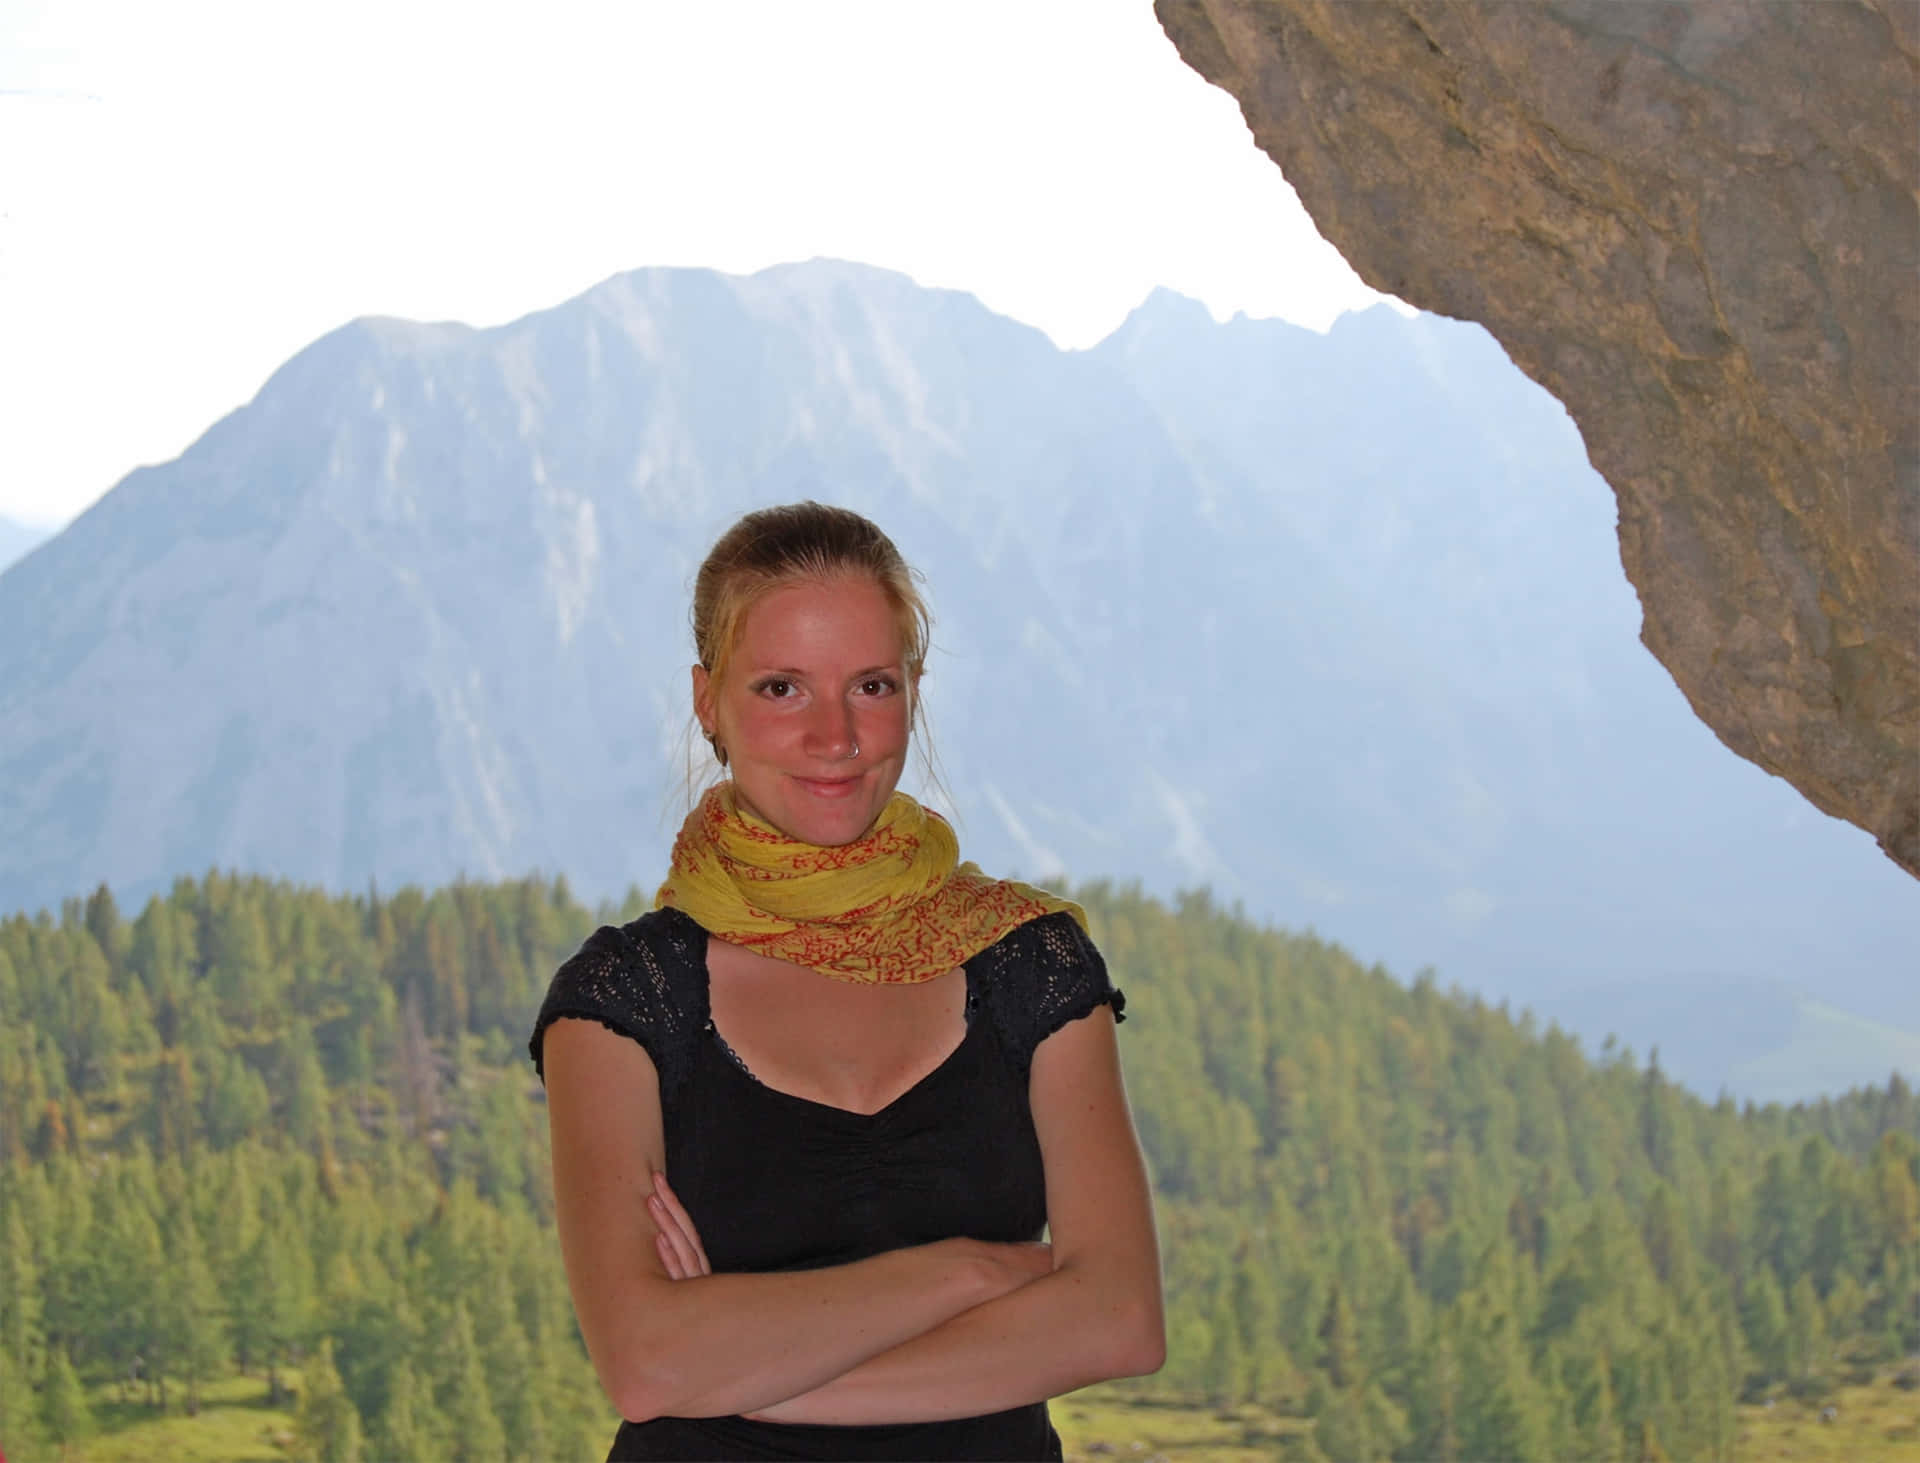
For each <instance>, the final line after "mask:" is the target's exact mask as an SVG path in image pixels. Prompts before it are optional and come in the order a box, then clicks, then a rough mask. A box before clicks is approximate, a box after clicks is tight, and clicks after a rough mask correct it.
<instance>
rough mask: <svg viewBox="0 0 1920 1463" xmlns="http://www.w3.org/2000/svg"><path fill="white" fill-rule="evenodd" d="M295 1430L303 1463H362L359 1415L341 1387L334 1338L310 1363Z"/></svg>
mask: <svg viewBox="0 0 1920 1463" xmlns="http://www.w3.org/2000/svg"><path fill="white" fill-rule="evenodd" d="M293 1430H294V1436H295V1437H296V1438H298V1439H299V1449H298V1451H297V1452H296V1454H295V1456H296V1457H297V1458H298V1459H300V1460H301V1463H360V1460H361V1440H360V1414H359V1412H358V1411H356V1410H355V1408H354V1405H353V1399H352V1398H350V1397H349V1396H347V1390H346V1388H345V1387H343V1386H342V1385H341V1383H340V1373H339V1371H338V1369H336V1368H335V1366H334V1363H333V1341H332V1339H331V1338H329V1339H327V1340H324V1341H322V1342H321V1343H320V1346H319V1349H318V1350H317V1351H315V1352H314V1354H313V1355H312V1357H311V1358H310V1359H309V1360H308V1362H307V1366H306V1373H305V1379H304V1382H303V1385H302V1386H301V1389H300V1408H299V1411H298V1412H297V1413H296V1414H295V1417H294V1424H293Z"/></svg>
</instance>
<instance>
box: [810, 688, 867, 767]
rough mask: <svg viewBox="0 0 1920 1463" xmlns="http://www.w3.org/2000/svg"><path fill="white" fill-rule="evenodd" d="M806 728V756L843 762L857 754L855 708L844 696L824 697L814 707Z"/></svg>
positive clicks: (857, 741)
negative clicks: (809, 723)
mask: <svg viewBox="0 0 1920 1463" xmlns="http://www.w3.org/2000/svg"><path fill="white" fill-rule="evenodd" d="M807 730H808V733H809V735H808V738H807V748H806V750H807V755H809V756H811V757H818V758H820V759H821V760H822V761H830V762H844V761H845V760H846V759H847V758H849V757H852V756H855V755H857V754H856V753H855V751H854V748H855V747H857V746H858V745H859V740H858V737H857V734H856V732H855V729H854V722H853V707H852V706H851V705H850V704H849V703H848V702H847V700H846V699H845V698H841V697H831V696H829V697H825V698H823V699H822V700H821V702H820V703H819V705H818V706H816V707H815V709H814V716H813V719H812V724H811V725H810V726H809V727H808V728H807Z"/></svg>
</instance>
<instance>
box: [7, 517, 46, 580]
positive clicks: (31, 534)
mask: <svg viewBox="0 0 1920 1463" xmlns="http://www.w3.org/2000/svg"><path fill="white" fill-rule="evenodd" d="M51 537H53V531H52V530H51V529H46V528H41V527H40V526H39V525H38V524H33V523H22V522H20V521H19V520H18V519H16V518H4V517H0V573H4V572H5V571H6V568H7V565H9V564H11V563H12V562H13V561H14V560H15V559H20V558H24V557H25V556H26V554H27V553H28V551H29V550H31V549H35V548H37V547H39V546H40V545H41V544H43V543H45V542H46V541H47V540H48V539H49V538H51Z"/></svg>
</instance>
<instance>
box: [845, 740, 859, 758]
mask: <svg viewBox="0 0 1920 1463" xmlns="http://www.w3.org/2000/svg"><path fill="white" fill-rule="evenodd" d="M859 755H860V744H859V743H858V742H855V743H854V744H853V750H852V751H851V752H849V753H847V760H848V761H849V762H851V761H852V760H853V759H854V758H855V757H858V756H859Z"/></svg>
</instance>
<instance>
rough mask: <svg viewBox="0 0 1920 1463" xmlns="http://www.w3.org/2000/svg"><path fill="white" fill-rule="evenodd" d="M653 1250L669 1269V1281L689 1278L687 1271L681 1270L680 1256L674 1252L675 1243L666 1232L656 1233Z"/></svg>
mask: <svg viewBox="0 0 1920 1463" xmlns="http://www.w3.org/2000/svg"><path fill="white" fill-rule="evenodd" d="M653 1248H654V1250H655V1251H656V1252H657V1253H658V1254H659V1256H660V1263H661V1264H662V1265H664V1266H666V1267H667V1279H669V1280H685V1279H686V1278H687V1273H686V1271H684V1270H683V1269H681V1268H680V1256H679V1254H678V1253H677V1252H676V1251H675V1250H674V1248H673V1242H672V1241H671V1240H669V1239H668V1238H667V1236H666V1233H665V1231H659V1232H657V1233H655V1235H654V1237H653Z"/></svg>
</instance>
